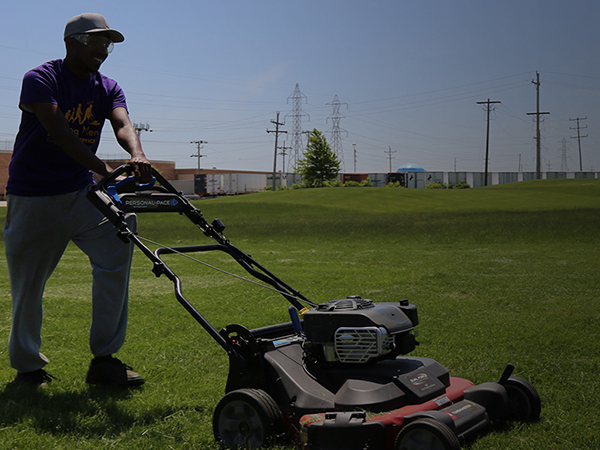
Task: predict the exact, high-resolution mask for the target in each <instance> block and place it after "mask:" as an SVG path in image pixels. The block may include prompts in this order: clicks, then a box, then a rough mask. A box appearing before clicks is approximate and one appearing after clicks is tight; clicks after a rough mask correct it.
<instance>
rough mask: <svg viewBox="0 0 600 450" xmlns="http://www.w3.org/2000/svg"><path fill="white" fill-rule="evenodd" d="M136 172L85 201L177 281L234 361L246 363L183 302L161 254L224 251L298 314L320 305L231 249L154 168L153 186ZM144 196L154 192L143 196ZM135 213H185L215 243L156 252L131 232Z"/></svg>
mask: <svg viewBox="0 0 600 450" xmlns="http://www.w3.org/2000/svg"><path fill="white" fill-rule="evenodd" d="M133 173H134V166H133V165H131V164H126V165H123V166H120V167H118V168H117V169H115V170H114V171H113V172H111V173H110V174H109V175H108V176H106V177H105V178H103V179H102V180H101V181H100V182H99V183H98V184H97V185H95V186H93V187H92V188H91V189H90V190H89V192H88V194H87V198H88V199H89V200H90V201H91V202H92V204H94V206H96V208H97V209H98V210H99V211H100V212H101V213H102V214H104V215H105V216H106V218H107V219H108V220H109V221H110V222H111V223H112V224H113V225H114V226H115V227H116V228H117V230H118V236H119V237H120V238H121V239H122V240H123V241H124V242H126V243H128V242H132V243H133V244H135V246H136V247H138V248H139V249H140V250H141V251H142V252H143V253H144V255H146V256H147V257H148V259H150V260H151V261H152V262H153V264H154V268H153V269H152V271H153V273H154V274H155V275H156V276H157V277H159V276H161V275H165V276H166V277H167V278H168V279H169V280H171V281H172V282H173V284H174V287H175V296H176V298H177V300H178V301H179V303H180V304H181V305H182V306H183V307H184V308H185V309H186V310H187V311H188V312H189V313H190V315H192V317H194V319H196V321H197V322H198V323H200V325H202V327H203V328H204V329H205V330H206V331H207V332H208V333H209V334H210V335H211V337H213V338H214V339H215V340H216V341H217V343H218V344H220V345H221V347H223V348H224V349H225V351H226V352H227V353H228V354H229V355H230V356H234V357H236V358H237V359H238V360H239V361H240V362H241V363H242V364H245V359H244V358H243V356H241V355H240V354H239V353H238V352H237V351H236V350H235V349H234V348H233V346H232V345H231V343H230V342H229V341H227V340H226V339H225V338H224V337H223V336H222V335H221V334H220V333H219V332H218V331H217V330H216V329H215V328H214V327H213V326H212V325H211V324H210V323H209V322H208V320H206V319H205V318H204V317H203V316H202V315H201V314H200V312H198V310H197V309H196V308H195V307H194V306H193V305H192V304H191V303H190V302H189V301H188V300H187V299H186V298H185V297H184V295H183V292H182V285H181V280H180V279H179V277H178V276H177V275H176V274H175V273H174V272H173V271H172V270H171V269H170V268H169V266H168V265H167V264H166V263H165V262H164V261H163V260H162V258H161V255H163V254H172V253H188V252H207V251H215V250H216V251H223V252H225V253H227V254H229V255H230V256H231V257H232V258H233V259H235V260H236V262H237V263H238V264H240V266H242V267H243V268H244V270H246V271H247V272H248V273H249V274H251V275H252V276H254V277H255V278H257V279H259V280H261V281H263V282H265V283H267V284H269V285H271V286H272V287H274V288H275V289H276V290H277V291H278V292H279V293H280V294H281V295H283V296H284V297H285V298H286V300H288V301H289V302H290V303H291V304H292V305H293V306H294V307H295V308H296V309H297V310H298V311H300V310H302V309H304V305H302V304H301V303H300V302H299V301H298V299H301V300H303V301H304V302H306V303H308V304H309V305H311V306H316V304H315V303H313V302H312V301H310V300H309V299H307V298H306V297H304V296H303V295H302V294H301V293H300V292H298V291H297V290H295V289H293V288H292V287H290V286H289V285H287V284H286V283H284V282H283V281H282V280H281V279H279V278H278V277H277V276H275V275H274V274H272V273H271V272H269V271H268V270H267V269H266V268H264V267H263V266H261V265H260V264H259V263H258V262H256V261H255V260H254V259H253V258H252V257H251V256H250V255H248V254H246V253H244V252H242V251H241V250H240V249H238V248H237V247H235V246H234V245H233V244H231V243H230V242H229V240H227V239H226V238H225V236H223V234H222V232H223V230H224V228H225V226H224V225H223V224H222V222H221V221H220V220H219V219H216V220H215V221H213V223H212V224H211V223H208V222H207V221H206V219H205V218H204V216H203V215H202V213H201V212H200V210H199V209H197V208H196V207H195V206H194V205H192V204H191V203H190V202H189V201H188V200H187V199H186V198H185V197H184V195H183V193H182V192H179V191H177V189H175V187H174V186H173V185H172V184H171V183H169V181H168V180H167V179H165V178H164V177H163V176H162V175H161V174H160V173H159V172H158V171H157V170H156V169H155V168H152V181H151V182H150V183H145V184H138V183H137V182H136V180H135V177H134V176H133V175H132V174H133ZM124 174H127V175H128V176H127V177H126V178H124V179H122V176H123V175H124ZM157 183H158V185H157ZM144 191H155V192H154V193H153V192H149V193H144ZM136 212H177V213H180V214H183V215H185V216H187V217H188V218H189V219H190V220H191V221H192V222H193V223H194V224H196V225H197V226H198V227H199V228H200V229H201V230H202V232H203V233H204V234H205V235H206V236H207V237H209V238H212V239H214V240H216V241H217V244H211V245H192V246H183V247H160V248H158V249H157V250H155V251H154V252H153V251H152V250H150V249H149V248H148V247H147V246H146V245H145V244H144V242H142V240H141V239H140V238H139V236H138V235H137V233H136V232H135V231H133V230H131V229H130V228H129V225H128V223H127V221H126V214H127V213H136Z"/></svg>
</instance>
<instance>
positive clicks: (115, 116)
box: [109, 107, 152, 183]
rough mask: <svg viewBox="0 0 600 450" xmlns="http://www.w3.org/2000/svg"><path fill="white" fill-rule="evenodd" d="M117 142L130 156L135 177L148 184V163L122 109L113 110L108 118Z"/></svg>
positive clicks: (149, 169) (149, 174)
mask: <svg viewBox="0 0 600 450" xmlns="http://www.w3.org/2000/svg"><path fill="white" fill-rule="evenodd" d="M109 119H110V123H111V124H112V127H113V130H114V132H115V136H116V138H117V142H118V143H119V145H120V146H121V147H123V148H124V149H125V151H127V152H128V153H129V154H130V155H131V159H130V160H129V162H130V163H132V164H133V165H134V166H135V169H136V176H137V177H138V178H139V181H140V182H141V183H148V182H149V181H150V180H151V178H152V172H151V165H150V161H148V159H147V158H146V155H145V154H144V151H143V150H142V144H141V142H140V138H139V136H138V134H137V133H136V131H135V128H134V126H133V124H132V123H131V120H130V119H129V114H128V113H127V110H126V109H125V108H123V107H118V108H115V109H113V111H112V114H111V116H110V117H109Z"/></svg>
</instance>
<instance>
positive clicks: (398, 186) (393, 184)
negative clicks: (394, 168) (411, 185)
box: [385, 181, 403, 188]
mask: <svg viewBox="0 0 600 450" xmlns="http://www.w3.org/2000/svg"><path fill="white" fill-rule="evenodd" d="M385 187H389V188H401V187H403V186H402V185H401V184H400V182H399V181H395V182H394V181H390V182H389V183H388V184H386V185H385Z"/></svg>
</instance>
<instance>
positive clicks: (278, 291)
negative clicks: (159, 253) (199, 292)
mask: <svg viewBox="0 0 600 450" xmlns="http://www.w3.org/2000/svg"><path fill="white" fill-rule="evenodd" d="M138 238H139V239H140V240H142V241H146V242H149V243H150V244H153V245H157V246H159V247H161V248H165V249H167V250H169V251H170V252H172V253H174V254H176V255H179V256H183V257H184V258H187V259H190V260H192V261H194V262H197V263H200V264H202V265H204V266H206V267H208V268H210V269H213V270H216V271H217V272H221V273H223V274H225V275H231V276H232V277H234V278H237V279H239V280H242V281H246V282H248V283H251V284H254V285H256V286H259V287H262V288H265V289H269V290H271V291H273V292H277V293H278V294H281V295H283V296H288V297H293V298H294V299H296V300H298V301H300V302H304V301H305V300H304V299H302V298H299V297H296V296H295V295H292V294H290V293H289V292H284V291H280V290H279V289H275V288H274V287H272V286H267V285H266V284H262V283H259V282H258V281H254V280H251V279H249V278H245V277H243V276H241V275H237V274H235V273H231V272H227V271H226V270H224V269H221V268H219V267H216V266H213V265H211V264H209V263H207V262H204V261H201V260H199V259H197V258H194V257H192V256H190V255H188V254H186V253H183V252H180V251H177V250H176V249H174V248H172V247H167V246H165V245H162V244H160V243H159V242H155V241H153V240H151V239H148V238H144V237H142V236H139V235H138Z"/></svg>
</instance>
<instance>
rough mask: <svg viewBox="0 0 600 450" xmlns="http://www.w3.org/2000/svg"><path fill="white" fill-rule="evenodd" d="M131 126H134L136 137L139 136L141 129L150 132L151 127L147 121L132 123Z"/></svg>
mask: <svg viewBox="0 0 600 450" xmlns="http://www.w3.org/2000/svg"><path fill="white" fill-rule="evenodd" d="M133 128H135V132H136V133H137V135H138V138H139V137H141V135H142V131H149V132H150V133H152V129H151V128H150V125H148V124H147V123H134V124H133Z"/></svg>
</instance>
